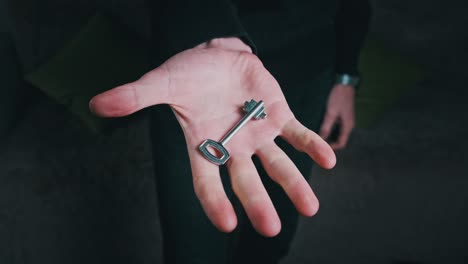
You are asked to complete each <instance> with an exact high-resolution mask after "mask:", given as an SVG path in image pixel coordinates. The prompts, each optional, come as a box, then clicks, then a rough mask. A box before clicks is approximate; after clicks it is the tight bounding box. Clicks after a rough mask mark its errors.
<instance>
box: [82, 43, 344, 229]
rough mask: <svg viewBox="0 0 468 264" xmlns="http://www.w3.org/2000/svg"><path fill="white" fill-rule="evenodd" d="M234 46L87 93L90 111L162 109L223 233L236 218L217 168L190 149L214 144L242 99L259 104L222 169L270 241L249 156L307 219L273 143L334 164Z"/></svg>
mask: <svg viewBox="0 0 468 264" xmlns="http://www.w3.org/2000/svg"><path fill="white" fill-rule="evenodd" d="M236 41H237V42H236ZM225 42H228V43H231V44H232V43H233V42H234V43H235V44H234V45H230V44H226V43H225ZM236 43H237V44H239V43H241V41H240V40H238V39H216V40H214V41H211V42H208V43H206V44H203V45H200V46H197V47H195V48H193V49H189V50H186V51H183V52H181V53H179V54H177V55H175V56H173V57H172V58H170V59H169V60H168V61H166V62H165V63H163V64H162V65H161V66H160V67H158V68H156V69H154V70H152V71H150V72H149V73H147V74H146V75H144V76H143V77H142V78H140V79H139V80H137V81H135V82H133V83H128V84H125V85H122V86H119V87H117V88H114V89H112V90H110V91H107V92H105V93H102V94H100V95H97V96H95V97H94V98H93V99H92V100H91V102H90V108H91V109H92V111H94V112H95V113H96V114H98V115H100V116H103V117H120V116H126V115H130V114H132V113H134V112H136V111H138V110H140V109H143V108H145V107H149V106H153V105H158V104H169V105H170V106H171V108H172V109H173V111H174V113H175V115H176V117H177V120H178V122H179V124H180V125H181V127H182V129H183V131H184V135H185V139H186V143H187V148H188V154H189V157H190V164H191V167H192V177H193V184H194V188H195V193H196V194H197V197H198V198H199V200H200V202H201V204H202V206H203V209H204V211H205V213H206V214H207V216H208V218H209V219H210V220H211V222H212V223H213V224H214V225H215V226H216V227H217V228H218V229H219V230H221V231H224V232H230V231H232V230H233V229H234V228H235V227H236V225H237V218H236V215H235V212H234V209H233V207H232V205H231V203H230V202H229V200H228V198H227V196H226V194H225V192H224V190H223V186H222V183H221V179H220V175H219V168H218V166H216V165H214V164H212V163H210V162H209V161H208V160H206V159H205V158H204V157H203V156H202V155H201V154H200V152H199V150H198V146H199V145H200V144H201V143H202V142H203V141H204V140H205V139H214V140H219V139H221V138H222V137H223V136H224V134H225V133H226V132H227V131H228V130H229V129H230V128H231V127H233V125H234V124H236V123H237V122H238V121H239V120H240V119H241V117H242V114H241V113H240V111H239V109H240V108H241V107H242V106H243V103H244V102H245V101H247V100H250V99H255V100H257V101H258V100H263V101H264V102H265V109H266V112H267V114H268V117H267V118H266V119H264V120H256V121H250V122H249V123H248V124H247V125H246V126H244V127H243V128H242V129H241V130H240V131H239V132H238V133H237V134H236V135H235V136H234V137H233V138H232V140H231V141H230V142H229V143H228V144H227V146H226V148H227V150H228V151H229V153H230V154H231V159H230V160H229V161H228V162H227V164H226V165H227V168H228V171H229V175H230V178H231V182H232V188H233V189H234V192H235V194H236V195H237V196H238V197H239V200H240V201H241V203H242V205H243V207H244V208H245V210H246V212H247V215H248V217H249V219H250V221H251V222H252V224H253V226H254V228H255V229H256V230H257V231H258V232H259V233H261V234H263V235H265V236H275V235H276V234H278V233H279V231H280V229H281V223H280V220H279V217H278V215H277V213H276V211H275V208H274V207H273V204H272V202H271V200H270V197H269V196H268V194H267V192H266V190H265V188H264V186H263V184H262V182H261V180H260V178H259V175H258V172H257V170H256V168H255V166H254V164H253V162H252V159H251V158H252V156H253V155H257V156H258V157H259V158H260V160H261V162H262V164H263V166H264V167H265V169H266V171H267V172H268V174H269V175H270V177H271V178H272V179H273V180H275V181H276V182H278V184H280V185H281V186H282V187H283V188H284V190H285V191H286V193H287V195H288V196H289V197H290V199H291V200H292V201H293V203H294V204H295V206H296V208H297V210H298V211H299V212H300V213H302V214H304V215H307V216H312V215H313V214H315V212H316V211H317V210H318V201H317V198H316V197H315V195H314V193H313V192H312V190H311V188H310V186H309V184H308V183H307V181H306V180H305V179H304V177H303V176H302V175H301V173H300V172H299V170H298V169H297V168H296V166H295V165H294V163H293V162H292V161H291V160H290V159H289V158H288V157H287V155H286V154H285V153H284V152H283V151H282V150H281V149H280V148H279V147H278V146H277V145H276V144H275V143H274V141H273V140H274V139H275V138H276V137H277V136H278V135H279V136H281V137H283V138H284V139H286V140H287V141H288V142H289V143H290V144H292V145H293V146H294V147H295V148H296V149H298V150H299V151H304V152H306V153H308V154H309V156H310V157H311V158H312V159H314V160H315V161H316V162H317V163H318V164H320V165H321V166H323V167H325V168H332V167H333V166H334V165H335V162H336V160H335V156H334V153H333V150H332V149H331V148H330V147H329V146H328V144H327V143H326V142H325V141H324V140H322V139H321V138H320V136H318V135H316V134H315V133H313V132H312V131H310V130H308V129H307V128H306V127H304V126H303V125H302V124H300V123H299V122H298V121H297V120H296V118H295V117H294V115H293V113H292V112H291V110H290V109H289V107H288V104H287V102H286V100H285V98H284V96H283V93H282V91H281V88H280V87H279V85H278V83H277V82H276V80H275V79H274V78H273V76H271V74H270V73H269V72H268V71H267V70H266V69H265V68H264V67H263V65H262V63H261V62H260V60H259V59H258V58H257V57H256V56H255V55H253V54H252V53H250V52H249V51H250V48H249V47H248V46H246V45H245V44H243V43H242V46H241V47H239V46H236V45H237V44H236ZM237 47H239V48H237ZM187 176H188V175H187Z"/></svg>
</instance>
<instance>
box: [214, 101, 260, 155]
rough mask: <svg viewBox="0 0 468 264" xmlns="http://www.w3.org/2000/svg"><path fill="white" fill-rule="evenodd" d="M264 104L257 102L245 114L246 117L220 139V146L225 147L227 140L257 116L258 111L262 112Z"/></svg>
mask: <svg viewBox="0 0 468 264" xmlns="http://www.w3.org/2000/svg"><path fill="white" fill-rule="evenodd" d="M263 105H264V102H263V101H259V102H258V103H257V104H256V105H255V107H253V108H252V109H251V110H250V111H249V112H247V114H246V115H244V117H243V118H242V119H241V120H240V121H239V122H238V123H237V124H236V125H235V126H234V127H233V128H231V130H229V132H227V134H226V135H225V136H224V137H223V138H222V139H221V141H220V142H219V143H220V144H221V145H223V146H224V145H226V144H227V143H228V142H229V140H231V138H232V137H233V136H234V135H235V134H236V133H237V132H238V131H239V130H240V129H241V128H242V127H243V126H244V125H245V124H247V122H249V121H250V119H252V118H253V117H254V116H256V115H258V112H259V111H262V110H263V109H262V108H263Z"/></svg>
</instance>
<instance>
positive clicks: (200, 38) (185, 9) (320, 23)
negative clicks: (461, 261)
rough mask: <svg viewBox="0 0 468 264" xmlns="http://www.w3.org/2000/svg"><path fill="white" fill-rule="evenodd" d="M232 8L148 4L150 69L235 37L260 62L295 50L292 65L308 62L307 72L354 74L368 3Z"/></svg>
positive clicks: (247, 2)
mask: <svg viewBox="0 0 468 264" xmlns="http://www.w3.org/2000/svg"><path fill="white" fill-rule="evenodd" d="M232 2H233V3H232ZM232 2H231V1H228V0H204V1H196V2H194V1H189V0H158V1H151V3H152V9H151V10H152V12H151V13H150V16H151V18H152V25H153V27H152V33H153V43H154V45H155V46H156V47H158V48H157V49H155V55H154V56H155V64H156V65H158V64H160V63H162V62H163V61H164V60H166V59H167V58H169V57H170V56H172V55H174V54H175V53H178V52H180V51H182V50H185V49H188V48H191V47H194V46H195V45H197V44H200V43H203V42H206V41H208V40H210V39H213V38H216V37H226V36H237V37H240V38H242V39H243V40H244V41H245V42H246V43H247V44H249V45H250V46H251V47H252V48H253V50H254V52H255V51H258V55H259V56H260V58H262V57H263V56H269V55H272V56H276V55H277V54H278V53H290V52H291V49H293V48H294V49H299V50H301V51H302V52H301V54H300V55H299V56H298V57H295V58H293V59H294V60H296V61H297V60H298V59H301V60H310V61H311V63H309V64H308V66H309V67H307V68H308V70H309V72H317V71H320V69H323V68H325V67H328V66H331V65H333V64H334V63H336V67H337V69H338V71H339V72H343V73H344V72H346V73H357V61H358V54H359V50H360V48H361V46H362V43H363V41H364V38H365V35H366V33H367V27H368V23H369V19H370V6H369V2H368V1H367V0H356V1H336V0H330V1H321V0H293V1H288V0H273V1H267V0H235V1H232ZM174 14H177V15H174ZM335 22H337V23H335ZM335 38H336V39H338V41H337V42H335ZM335 43H336V46H335ZM335 53H337V54H338V56H337V60H336V62H335V61H333V58H335ZM312 61H313V63H312ZM311 67H312V69H311Z"/></svg>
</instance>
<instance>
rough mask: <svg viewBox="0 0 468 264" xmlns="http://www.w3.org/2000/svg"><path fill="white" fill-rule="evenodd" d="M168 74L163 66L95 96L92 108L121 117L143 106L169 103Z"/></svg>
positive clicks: (93, 110) (94, 111) (91, 102)
mask: <svg viewBox="0 0 468 264" xmlns="http://www.w3.org/2000/svg"><path fill="white" fill-rule="evenodd" d="M167 76H168V74H167V72H166V71H165V70H163V69H161V67H159V68H156V69H154V70H153V71H151V72H149V73H147V74H145V75H144V76H143V77H141V78H140V79H139V80H137V81H134V82H131V83H127V84H124V85H121V86H118V87H116V88H113V89H111V90H109V91H106V92H104V93H101V94H98V95H96V96H94V97H93V98H92V99H91V101H89V108H90V110H91V111H92V112H93V113H95V114H96V115H98V116H101V117H121V116H127V115H130V114H133V113H135V112H137V111H139V110H141V109H143V108H146V107H149V106H152V105H157V104H163V103H168V91H167V90H168V78H167Z"/></svg>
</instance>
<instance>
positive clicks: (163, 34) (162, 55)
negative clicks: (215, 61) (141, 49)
mask: <svg viewBox="0 0 468 264" xmlns="http://www.w3.org/2000/svg"><path fill="white" fill-rule="evenodd" d="M148 1H150V2H149V5H150V6H149V7H150V12H151V26H152V29H151V32H152V43H151V44H152V47H151V50H152V52H153V54H152V58H153V63H154V64H155V66H157V65H159V64H161V63H162V62H164V61H165V60H167V59H168V58H169V57H171V56H173V55H175V54H177V53H179V52H181V51H183V50H186V49H189V48H193V47H195V46H196V45H198V44H201V43H204V42H206V41H208V40H211V39H213V38H221V37H238V38H240V39H242V40H243V41H244V42H246V44H248V45H250V46H251V47H252V50H254V51H255V46H254V45H253V43H252V42H251V40H250V39H249V37H248V35H247V32H246V31H245V30H244V28H243V27H242V25H241V23H240V21H239V19H238V17H237V14H236V10H235V7H234V6H233V4H232V3H231V1H229V0H199V1H195V0H148Z"/></svg>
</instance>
